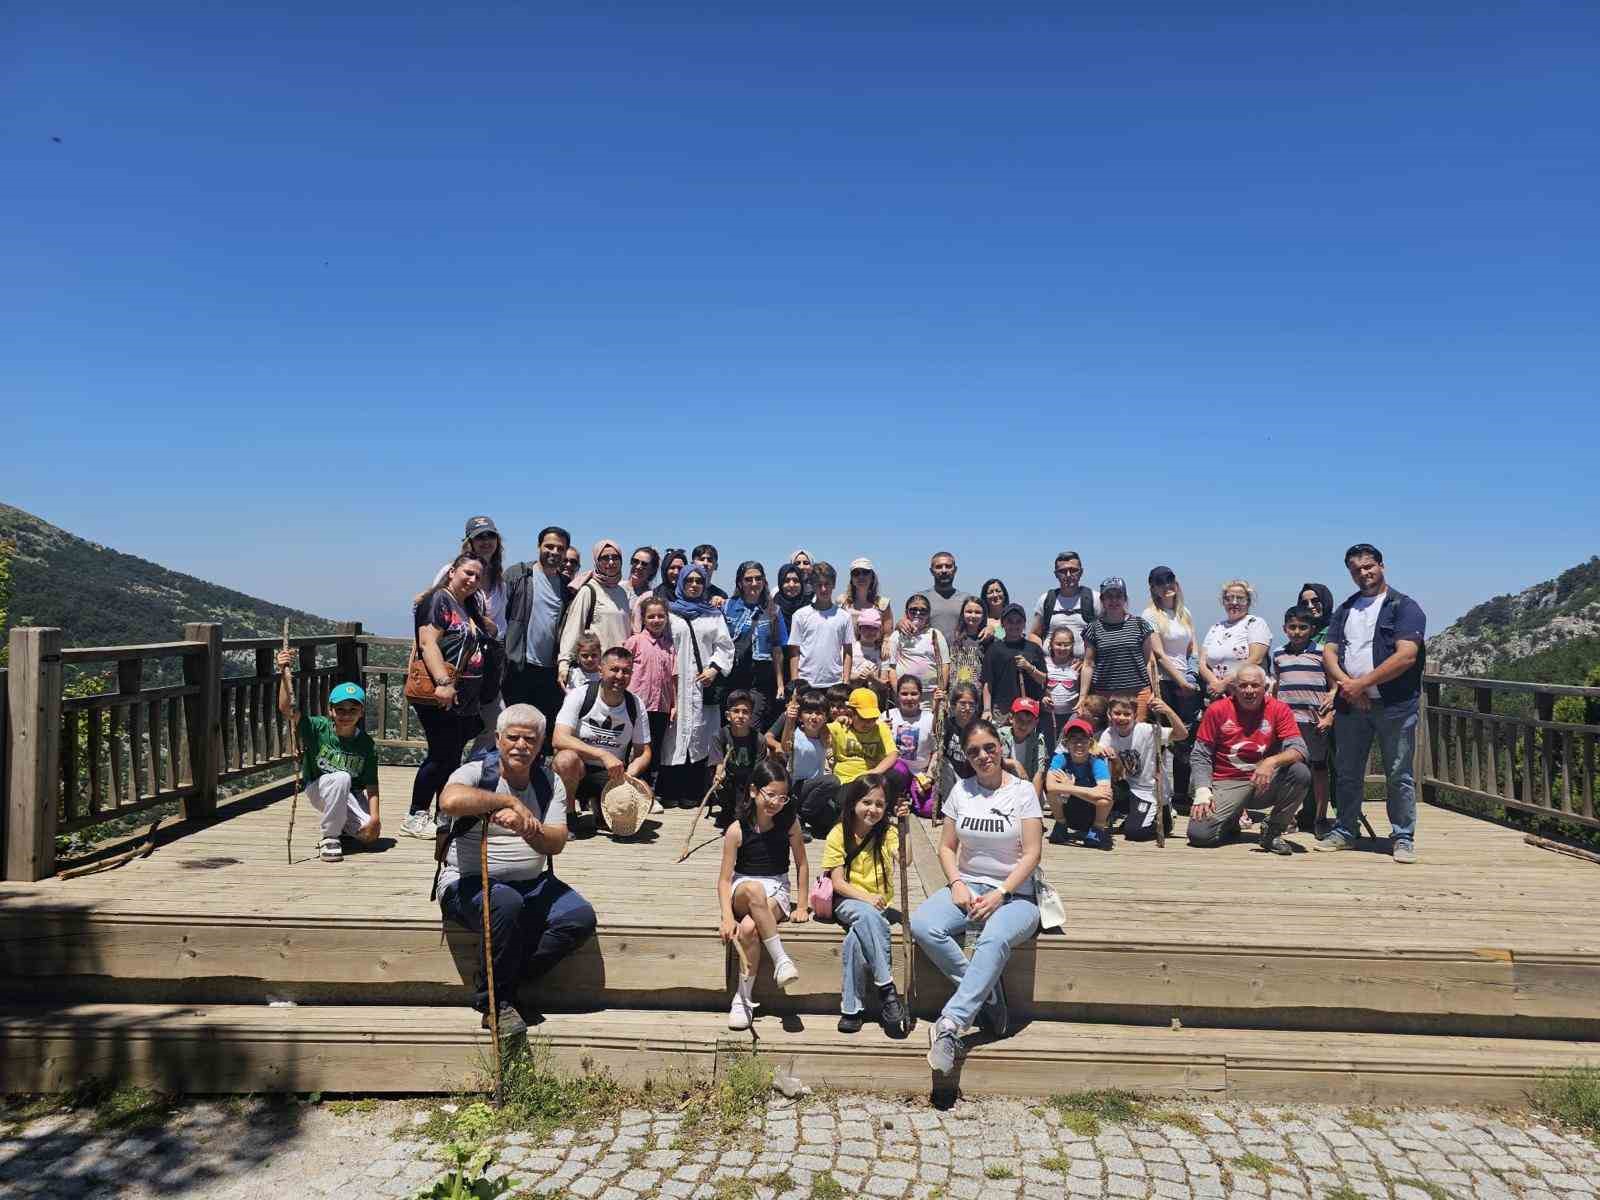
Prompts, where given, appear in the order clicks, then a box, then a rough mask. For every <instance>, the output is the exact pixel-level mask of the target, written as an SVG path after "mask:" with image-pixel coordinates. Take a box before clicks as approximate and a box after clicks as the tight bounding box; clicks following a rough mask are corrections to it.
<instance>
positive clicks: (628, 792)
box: [600, 780, 650, 837]
mask: <svg viewBox="0 0 1600 1200" xmlns="http://www.w3.org/2000/svg"><path fill="white" fill-rule="evenodd" d="M649 805H650V802H649V801H648V800H647V799H645V794H644V793H643V792H642V791H640V790H639V789H638V788H636V787H634V786H633V784H631V783H629V782H628V781H627V780H624V781H623V782H621V783H614V784H612V785H611V786H610V787H608V788H607V789H606V790H605V793H604V794H603V795H602V796H601V797H600V811H601V812H602V813H603V814H604V815H605V819H606V826H607V828H609V829H610V830H611V836H612V837H632V836H633V835H634V834H636V833H638V832H639V826H640V825H642V824H644V818H645V814H646V813H647V812H648V811H649Z"/></svg>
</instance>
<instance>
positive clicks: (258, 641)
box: [222, 633, 346, 650]
mask: <svg viewBox="0 0 1600 1200" xmlns="http://www.w3.org/2000/svg"><path fill="white" fill-rule="evenodd" d="M345 636H346V635H344V634H338V633H308V634H306V635H305V636H304V637H291V638H290V639H289V646H290V648H291V649H294V650H301V649H306V648H309V647H319V646H337V645H338V644H339V643H340V642H342V641H343V640H344V638H345ZM282 646H283V639H282V638H281V637H247V638H223V639H222V648H223V649H224V650H277V649H280V648H281V647H282Z"/></svg>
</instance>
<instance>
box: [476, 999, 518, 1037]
mask: <svg viewBox="0 0 1600 1200" xmlns="http://www.w3.org/2000/svg"><path fill="white" fill-rule="evenodd" d="M494 1015H495V1016H496V1017H498V1018H499V1023H500V1040H501V1041H502V1042H504V1041H509V1040H510V1039H511V1038H515V1037H525V1036H527V1033H528V1023H527V1022H526V1021H524V1020H523V1019H522V1014H521V1013H519V1012H518V1011H517V1009H516V1006H515V1005H512V1004H507V1003H506V1002H505V1001H504V1000H502V1001H501V1002H500V1003H499V1004H497V1005H495V1007H494ZM483 1027H484V1028H485V1029H489V1028H491V1026H490V1024H489V1014H488V1013H484V1014H483Z"/></svg>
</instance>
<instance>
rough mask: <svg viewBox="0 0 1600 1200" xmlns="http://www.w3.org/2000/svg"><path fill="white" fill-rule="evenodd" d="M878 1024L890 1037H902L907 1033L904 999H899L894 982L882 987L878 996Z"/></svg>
mask: <svg viewBox="0 0 1600 1200" xmlns="http://www.w3.org/2000/svg"><path fill="white" fill-rule="evenodd" d="M878 1024H879V1025H882V1026H883V1031H884V1033H886V1034H888V1035H889V1036H890V1037H892V1038H903V1037H905V1036H906V1033H907V1028H906V1027H907V1025H908V1024H909V1022H908V1021H907V1020H906V1006H905V1001H903V1000H901V999H900V993H899V992H898V991H896V990H895V986H894V984H892V983H891V984H889V985H888V986H887V987H886V988H884V989H883V991H882V992H881V994H880V995H879V998H878Z"/></svg>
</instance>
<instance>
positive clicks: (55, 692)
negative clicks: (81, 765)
mask: <svg viewBox="0 0 1600 1200" xmlns="http://www.w3.org/2000/svg"><path fill="white" fill-rule="evenodd" d="M8 645H9V648H10V666H9V669H8V670H7V671H6V713H7V717H8V718H9V722H10V726H11V736H10V739H9V741H10V744H9V746H8V747H7V750H6V774H7V786H6V790H5V803H6V812H5V847H4V853H5V861H4V866H3V872H4V877H5V878H6V879H15V880H19V881H21V882H24V883H32V882H33V881H35V880H38V879H44V878H46V877H47V876H50V875H53V874H54V873H55V869H56V829H57V818H58V817H59V815H60V811H61V801H60V796H61V746H60V743H59V741H58V739H59V738H60V737H61V630H59V629H34V628H17V629H13V630H11V633H10V637H9V639H8Z"/></svg>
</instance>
